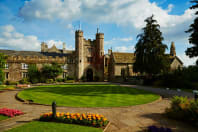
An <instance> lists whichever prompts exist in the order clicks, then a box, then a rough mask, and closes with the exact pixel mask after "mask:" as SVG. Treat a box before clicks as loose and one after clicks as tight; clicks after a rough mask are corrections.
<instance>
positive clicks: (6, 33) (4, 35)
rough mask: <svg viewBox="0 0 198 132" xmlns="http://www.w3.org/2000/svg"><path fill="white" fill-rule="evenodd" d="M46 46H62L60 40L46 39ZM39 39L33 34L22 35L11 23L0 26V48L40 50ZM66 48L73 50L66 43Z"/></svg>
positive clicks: (60, 47)
mask: <svg viewBox="0 0 198 132" xmlns="http://www.w3.org/2000/svg"><path fill="white" fill-rule="evenodd" d="M46 43H47V44H48V47H52V46H53V45H54V44H55V45H56V47H57V48H59V49H62V48H63V42H62V41H55V40H48V41H46ZM40 44H41V42H40V40H38V38H37V36H34V35H28V36H26V35H24V34H22V33H19V32H17V31H16V30H15V28H14V26H13V25H5V26H1V27H0V48H1V49H13V50H26V51H27V50H29V51H40ZM66 48H67V49H68V50H74V48H73V47H72V45H66Z"/></svg>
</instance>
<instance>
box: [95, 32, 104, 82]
mask: <svg viewBox="0 0 198 132" xmlns="http://www.w3.org/2000/svg"><path fill="white" fill-rule="evenodd" d="M96 54H97V55H96V60H97V65H96V68H97V69H98V71H99V72H98V73H100V74H101V75H99V76H101V80H103V79H104V74H103V73H104V33H96Z"/></svg>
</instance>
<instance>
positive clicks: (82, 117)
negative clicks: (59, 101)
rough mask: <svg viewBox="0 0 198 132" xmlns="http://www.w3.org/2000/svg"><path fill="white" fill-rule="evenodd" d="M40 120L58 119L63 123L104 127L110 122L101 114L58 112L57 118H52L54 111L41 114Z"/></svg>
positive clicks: (57, 120)
mask: <svg viewBox="0 0 198 132" xmlns="http://www.w3.org/2000/svg"><path fill="white" fill-rule="evenodd" d="M40 121H56V122H63V123H72V124H80V125H86V126H94V127H102V126H106V125H107V124H108V122H109V121H108V120H107V119H106V118H105V117H104V116H103V115H99V114H80V113H59V112H57V113H56V118H55V119H53V118H52V112H50V113H45V114H43V115H41V117H40Z"/></svg>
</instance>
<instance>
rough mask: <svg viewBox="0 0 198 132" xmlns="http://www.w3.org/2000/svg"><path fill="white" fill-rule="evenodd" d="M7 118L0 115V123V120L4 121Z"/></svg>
mask: <svg viewBox="0 0 198 132" xmlns="http://www.w3.org/2000/svg"><path fill="white" fill-rule="evenodd" d="M8 118H9V117H7V116H3V115H0V121H1V120H5V119H8Z"/></svg>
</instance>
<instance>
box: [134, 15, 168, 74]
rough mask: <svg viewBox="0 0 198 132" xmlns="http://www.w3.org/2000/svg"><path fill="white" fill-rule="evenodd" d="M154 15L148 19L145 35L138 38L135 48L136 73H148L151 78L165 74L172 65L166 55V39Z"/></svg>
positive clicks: (144, 30) (144, 29)
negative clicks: (164, 42) (164, 41)
mask: <svg viewBox="0 0 198 132" xmlns="http://www.w3.org/2000/svg"><path fill="white" fill-rule="evenodd" d="M153 17H154V16H153V15H152V16H151V17H148V18H147V19H146V20H145V22H146V27H144V28H143V29H142V30H143V33H142V34H139V35H138V36H137V38H138V42H137V44H136V46H135V56H136V61H135V64H134V71H136V72H140V73H146V74H147V75H149V76H152V75H156V74H159V73H162V72H165V71H167V70H168V69H169V67H170V64H169V61H168V57H167V56H166V55H165V50H166V48H167V46H166V45H165V44H163V43H162V41H163V40H164V38H163V37H162V32H161V31H160V25H159V24H157V21H156V20H154V19H153Z"/></svg>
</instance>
